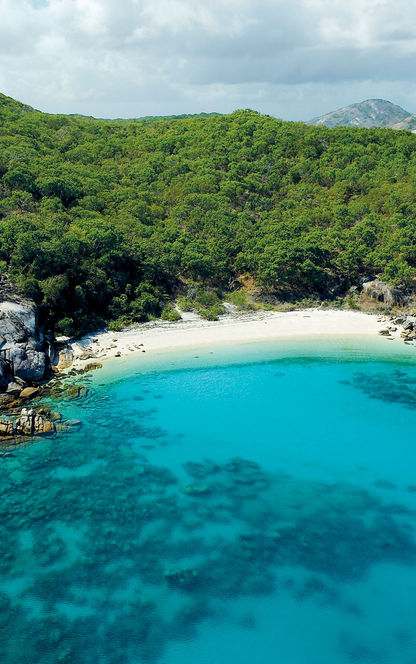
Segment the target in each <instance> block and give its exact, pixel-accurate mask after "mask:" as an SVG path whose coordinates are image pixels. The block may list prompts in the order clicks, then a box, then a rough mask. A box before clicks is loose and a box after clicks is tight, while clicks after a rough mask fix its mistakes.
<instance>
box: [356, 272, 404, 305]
mask: <svg viewBox="0 0 416 664" xmlns="http://www.w3.org/2000/svg"><path fill="white" fill-rule="evenodd" d="M363 293H364V294H365V295H367V296H368V297H370V298H371V299H372V300H377V302H382V303H383V304H385V305H386V306H389V307H391V306H396V305H401V304H403V300H404V293H403V291H402V290H400V289H399V288H395V287H394V286H390V285H389V284H386V283H384V281H381V280H380V279H373V280H371V281H365V282H364V283H363Z"/></svg>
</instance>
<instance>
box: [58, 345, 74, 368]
mask: <svg viewBox="0 0 416 664" xmlns="http://www.w3.org/2000/svg"><path fill="white" fill-rule="evenodd" d="M73 361H74V353H73V352H72V348H70V347H68V348H64V349H63V350H61V351H59V361H58V365H57V366H58V371H62V370H63V369H68V368H69V367H70V366H71V365H72V363H73Z"/></svg>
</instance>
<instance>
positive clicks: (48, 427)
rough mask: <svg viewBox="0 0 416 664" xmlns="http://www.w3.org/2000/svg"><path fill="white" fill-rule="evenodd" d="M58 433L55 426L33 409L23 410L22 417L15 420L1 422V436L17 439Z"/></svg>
mask: <svg viewBox="0 0 416 664" xmlns="http://www.w3.org/2000/svg"><path fill="white" fill-rule="evenodd" d="M55 431H56V427H55V424H54V423H53V422H52V421H51V420H48V419H46V418H45V417H43V416H42V415H41V414H40V413H36V412H35V411H34V410H33V408H22V411H21V413H20V416H19V417H18V418H17V420H16V421H15V422H13V420H0V436H1V437H2V438H16V437H20V436H42V435H43V436H44V435H47V434H53V433H55Z"/></svg>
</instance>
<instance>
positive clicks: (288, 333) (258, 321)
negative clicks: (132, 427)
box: [72, 308, 386, 366]
mask: <svg viewBox="0 0 416 664" xmlns="http://www.w3.org/2000/svg"><path fill="white" fill-rule="evenodd" d="M385 327H386V319H385V318H384V317H380V316H375V315H370V314H365V313H362V312H358V311H335V310H325V309H307V310H303V311H291V312H284V313H281V312H275V311H261V312H255V313H242V312H237V311H235V310H233V309H231V308H230V311H229V313H228V315H226V316H224V317H222V318H221V319H220V320H219V321H212V322H210V321H205V320H203V319H201V318H200V317H199V316H197V315H196V314H193V313H185V314H183V320H182V321H179V322H177V323H167V322H164V321H157V322H152V323H143V324H140V325H136V326H132V327H129V328H126V329H125V330H123V331H121V332H102V333H99V334H95V335H89V336H87V337H84V338H83V339H81V340H80V341H79V342H76V343H74V344H72V350H73V352H74V364H73V365H72V366H82V365H84V364H85V363H86V362H89V361H91V358H98V359H105V358H110V357H125V356H127V355H130V354H131V353H140V352H143V351H145V352H146V353H155V352H158V351H169V350H175V349H178V350H179V349H184V348H187V347H192V348H195V347H198V346H206V345H212V346H214V345H219V344H223V343H224V344H227V343H244V342H255V341H268V340H269V341H272V340H274V339H276V340H278V339H293V338H296V337H305V338H315V337H320V336H325V337H327V336H334V337H338V338H342V337H345V338H351V337H354V336H356V337H358V336H361V337H363V336H369V337H371V336H373V337H374V336H375V335H377V334H378V332H379V331H380V330H381V329H383V328H385ZM86 355H87V356H89V357H86Z"/></svg>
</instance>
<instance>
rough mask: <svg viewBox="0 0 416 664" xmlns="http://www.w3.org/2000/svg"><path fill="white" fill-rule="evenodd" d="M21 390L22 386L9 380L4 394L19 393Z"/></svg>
mask: <svg viewBox="0 0 416 664" xmlns="http://www.w3.org/2000/svg"><path fill="white" fill-rule="evenodd" d="M21 391H22V386H21V385H19V384H18V383H15V382H11V383H9V384H8V386H7V390H6V394H20V393H21Z"/></svg>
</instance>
